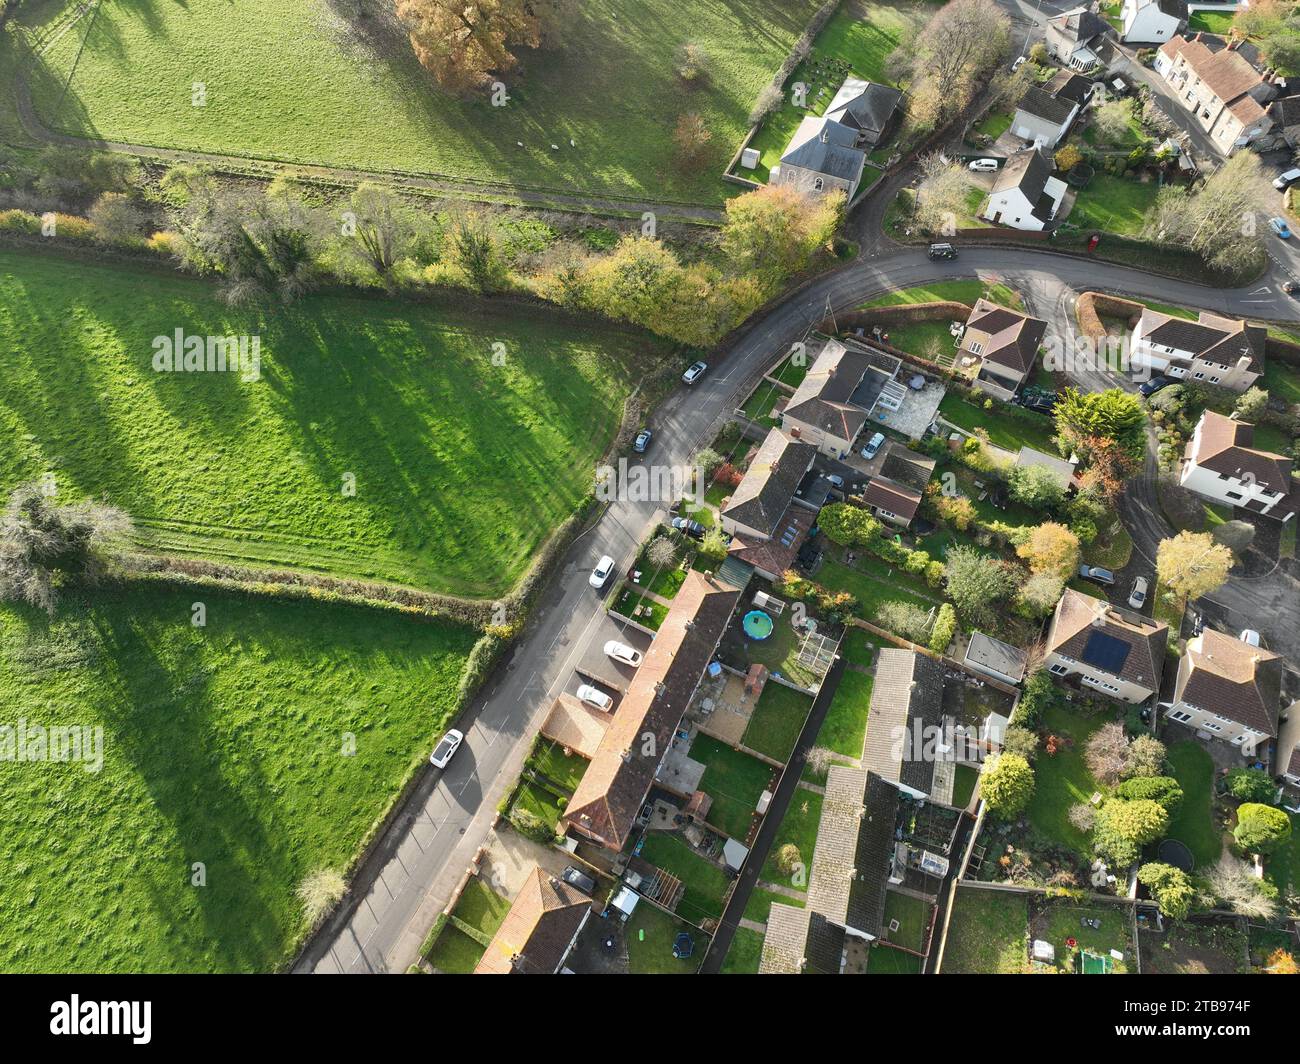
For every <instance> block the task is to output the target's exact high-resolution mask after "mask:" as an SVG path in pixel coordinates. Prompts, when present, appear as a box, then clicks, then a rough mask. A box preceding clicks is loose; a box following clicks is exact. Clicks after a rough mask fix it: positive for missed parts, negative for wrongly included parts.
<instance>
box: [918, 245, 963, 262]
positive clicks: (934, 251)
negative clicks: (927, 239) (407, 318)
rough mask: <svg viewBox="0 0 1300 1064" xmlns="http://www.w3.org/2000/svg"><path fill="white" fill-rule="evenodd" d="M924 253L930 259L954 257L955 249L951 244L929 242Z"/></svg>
mask: <svg viewBox="0 0 1300 1064" xmlns="http://www.w3.org/2000/svg"><path fill="white" fill-rule="evenodd" d="M925 254H926V257H927V258H931V259H955V258H956V257H957V249H956V248H955V247H953V246H952V245H951V244H931V245H930V246H929V247H928V248H926V249H925Z"/></svg>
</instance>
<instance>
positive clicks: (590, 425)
mask: <svg viewBox="0 0 1300 1064" xmlns="http://www.w3.org/2000/svg"><path fill="white" fill-rule="evenodd" d="M177 329H183V330H184V332H185V334H186V335H191V336H193V335H197V336H200V337H203V336H207V335H217V336H226V335H241V334H247V335H260V337H261V354H262V365H261V379H260V380H255V381H243V380H242V379H241V377H240V375H238V374H235V373H231V372H226V373H217V372H211V373H207V372H204V373H158V372H155V371H154V369H153V367H152V360H153V354H154V352H153V346H152V345H153V340H154V338H155V337H158V336H171V335H173V333H174V332H175V330H177ZM0 335H2V336H4V338H5V343H4V347H5V349H6V351H7V352H8V353H7V355H6V358H5V360H4V364H3V366H0V438H3V439H5V440H6V441H11V445H9V446H6V447H4V448H3V449H0V487H2V488H3V490H4V491H5V492H6V493H7V492H8V491H10V490H12V488H13V487H14V486H16V485H17V483H18V482H20V481H22V480H26V479H30V478H34V477H38V476H41V475H43V474H44V473H46V472H53V473H54V474H55V475H56V478H57V483H58V486H59V494H60V497H61V498H67V499H68V500H70V501H72V500H77V499H81V498H84V497H85V496H87V495H93V496H102V497H105V498H107V499H108V500H109V501H110V502H113V503H115V504H116V505H118V506H120V507H122V508H123V509H125V510H126V511H127V512H128V513H130V514H131V516H132V517H133V518H134V519H135V521H136V523H137V526H138V528H139V530H140V532H141V533H142V535H143V539H144V542H145V543H146V544H147V545H149V546H151V547H156V548H158V549H161V550H164V551H175V552H188V553H197V554H203V555H208V556H215V557H222V558H229V559H234V560H238V561H253V562H259V563H267V564H275V565H287V566H294V567H298V568H309V569H316V570H321V571H326V572H333V573H339V574H343V575H347V576H359V577H371V578H377V579H384V580H393V581H399V582H402V583H408V584H414V585H417V586H420V587H423V588H427V589H430V590H435V591H443V592H451V593H456V594H463V595H471V596H484V597H486V596H492V595H499V594H501V593H503V592H505V591H507V590H508V589H509V588H510V587H511V586H512V585H513V584H514V583H515V581H516V580H517V579H518V577H519V576H520V574H521V573H522V572H523V571H524V569H525V568H526V566H527V565H528V563H529V562H530V561H531V559H532V557H533V556H534V554H535V552H536V551H537V549H538V546H539V545H540V544H541V543H542V542H543V541H544V540H545V538H546V536H547V535H548V534H549V533H550V532H551V531H552V530H553V529H554V528H555V527H556V526H557V525H558V524H559V523H560V522H561V521H563V520H564V519H565V518H566V517H567V516H568V515H569V514H570V513H572V512H573V510H574V508H575V507H576V505H577V504H578V502H579V500H580V499H581V498H582V496H583V495H584V494H585V493H586V492H587V491H588V490H590V487H591V483H592V471H593V469H594V465H595V462H596V460H597V459H598V458H599V457H600V456H601V455H602V454H603V453H604V451H605V449H606V448H607V446H608V444H609V442H610V440H611V439H612V438H613V436H614V434H615V432H616V431H617V427H618V423H619V420H620V417H621V412H622V401H623V398H624V397H625V395H626V394H627V392H628V391H629V390H630V387H631V385H630V382H629V370H628V364H629V362H630V361H631V360H632V359H633V358H637V359H639V360H643V359H645V358H646V357H647V356H648V355H649V357H653V352H654V351H656V350H662V349H661V348H658V347H657V346H655V345H653V344H652V342H650V341H648V339H640V338H634V337H633V336H632V335H631V334H627V333H622V332H610V331H605V330H602V329H599V328H596V327H591V326H585V325H577V324H575V323H574V322H573V321H571V320H568V319H564V318H554V317H551V316H549V315H544V314H542V313H540V312H531V311H527V310H524V309H523V308H518V307H516V308H512V309H511V310H510V311H509V312H508V313H501V314H499V315H498V314H495V313H492V314H485V313H480V312H470V311H465V310H453V309H451V308H448V307H443V306H438V305H436V304H425V303H420V304H415V303H394V302H387V301H383V300H377V299H364V298H359V297H349V296H341V295H330V296H328V297H327V296H324V295H318V296H310V297H307V298H305V299H303V300H301V301H299V302H298V303H295V304H293V305H292V306H288V307H280V306H276V307H272V308H266V309H246V310H240V311H235V310H231V309H229V308H227V307H226V306H225V305H224V304H223V303H221V302H220V301H219V300H218V299H217V298H216V296H215V293H214V290H213V289H212V287H211V286H209V285H207V284H205V283H202V282H199V281H193V280H188V279H184V278H179V277H166V276H157V275H154V274H137V273H132V272H131V271H129V270H127V269H124V268H122V267H114V268H109V267H105V266H99V265H79V264H72V263H69V262H64V261H61V260H58V259H56V258H55V257H53V256H39V255H33V254H23V253H18V252H7V251H0ZM494 343H500V344H502V345H503V347H502V348H499V349H497V350H498V351H504V352H505V360H504V365H494V364H493V361H494V348H493V344H494ZM498 361H500V360H498ZM348 474H350V475H351V476H352V478H354V482H355V493H354V494H352V495H348V494H346V493H345V492H346V490H347V489H346V484H347V481H346V479H345V477H346V475H348Z"/></svg>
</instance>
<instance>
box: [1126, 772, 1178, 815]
mask: <svg viewBox="0 0 1300 1064" xmlns="http://www.w3.org/2000/svg"><path fill="white" fill-rule="evenodd" d="M1115 797H1116V798H1123V799H1124V800H1125V801H1137V800H1138V799H1142V798H1145V799H1149V800H1150V801H1153V802H1158V803H1159V804H1160V806H1161V807H1162V808H1163V809H1164V811H1165V812H1166V813H1169V814H1170V815H1172V814H1173V813H1174V811H1175V810H1176V809H1177V808H1178V807H1179V806H1180V805H1181V804H1182V801H1183V789H1182V788H1181V787H1180V786H1178V781H1177V780H1176V779H1173V778H1172V777H1170V776H1139V777H1136V778H1135V779H1130V780H1125V781H1124V782H1123V783H1121V784H1120V785H1119V786H1118V787H1116V788H1115Z"/></svg>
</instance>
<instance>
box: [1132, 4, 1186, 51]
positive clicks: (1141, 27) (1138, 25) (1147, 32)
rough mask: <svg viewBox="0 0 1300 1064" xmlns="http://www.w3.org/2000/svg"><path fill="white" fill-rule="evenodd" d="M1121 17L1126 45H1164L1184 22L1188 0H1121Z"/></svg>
mask: <svg viewBox="0 0 1300 1064" xmlns="http://www.w3.org/2000/svg"><path fill="white" fill-rule="evenodd" d="M1120 19H1121V21H1122V22H1123V26H1124V28H1123V30H1121V32H1120V39H1121V40H1122V41H1124V42H1125V43H1126V44H1163V43H1164V42H1165V41H1167V40H1170V39H1171V38H1172V37H1174V35H1175V34H1177V33H1178V31H1179V30H1181V29H1182V28H1183V27H1184V26H1185V25H1187V0H1124V6H1123V8H1121V10H1120Z"/></svg>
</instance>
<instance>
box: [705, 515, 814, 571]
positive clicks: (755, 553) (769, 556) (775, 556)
mask: <svg viewBox="0 0 1300 1064" xmlns="http://www.w3.org/2000/svg"><path fill="white" fill-rule="evenodd" d="M816 520H817V515H816V514H815V513H813V511H812V510H809V509H807V508H806V507H803V506H796V505H793V504H792V505H791V506H790V507H789V509H787V510H786V512H785V516H784V517H782V518H781V520H780V521H778V522H777V526H776V529H775V531H774V532H773V534H772V538H771V539H760V540H753V539H749V538H747V537H746V536H745V535H744V534H743V533H738V534H737V535H735V536H733V537H732V540H731V546H730V547H729V548H728V551H727V552H728V554H730V555H731V556H732V557H733V558H739V559H740V560H741V561H742V562H748V563H749V564H750V565H752V566H753V567H754V568H755V569H761V570H763V572H765V573H776V574H777V575H778V576H779V575H780V574H781V573H783V572H785V571H786V570H787V569H789V568H790V566H791V565H792V564H793V563H794V559H795V555H796V554H798V553H799V548H800V547H802V546H803V543H804V540H805V539H807V538H808V530H809V529H811V528H812V526H813V522H814V521H816Z"/></svg>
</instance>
